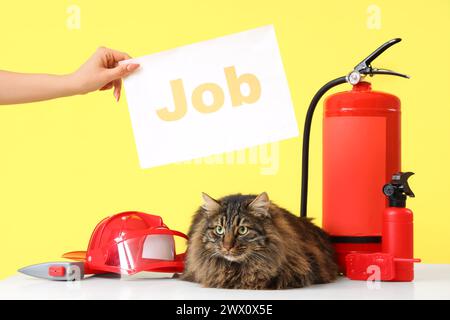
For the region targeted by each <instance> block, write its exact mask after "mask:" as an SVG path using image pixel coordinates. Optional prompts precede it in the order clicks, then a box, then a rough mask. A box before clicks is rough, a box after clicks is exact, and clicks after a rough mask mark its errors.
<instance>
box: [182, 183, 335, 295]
mask: <svg viewBox="0 0 450 320" xmlns="http://www.w3.org/2000/svg"><path fill="white" fill-rule="evenodd" d="M203 199H204V204H203V206H202V207H200V208H199V209H198V211H197V212H196V214H195V215H194V217H193V221H192V225H191V227H190V230H189V233H188V235H189V242H188V249H187V255H186V266H185V272H184V274H183V275H182V279H184V280H188V281H193V282H198V283H200V284H202V285H203V286H205V287H214V288H236V289H284V288H300V287H304V286H308V285H311V284H315V283H327V282H331V281H333V280H334V279H335V278H336V276H337V274H338V268H337V265H336V262H335V259H334V251H333V247H332V245H331V243H330V241H329V238H328V235H327V234H326V233H325V232H324V231H323V230H322V229H320V228H319V227H317V226H316V225H314V224H313V223H312V222H311V221H310V220H309V219H306V218H300V217H297V216H294V215H293V214H291V213H290V212H288V211H287V210H285V209H283V208H280V207H278V206H277V205H275V204H274V203H272V202H270V200H269V198H268V196H267V194H266V193H265V192H264V193H261V194H260V195H259V196H255V195H241V194H236V195H230V196H227V197H224V198H221V199H219V200H215V199H213V198H211V197H210V196H208V195H207V194H203ZM217 225H219V229H218V230H219V231H220V232H223V234H222V235H219V234H218V231H217ZM243 226H245V227H247V229H245V228H241V229H240V230H241V231H242V232H243V231H244V230H247V233H246V234H244V235H242V234H239V228H240V227H243ZM221 227H223V228H224V231H223V230H222V229H220V228H221ZM224 246H225V247H226V248H228V249H229V251H227V250H226V249H225V247H224Z"/></svg>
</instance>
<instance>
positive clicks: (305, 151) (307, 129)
mask: <svg viewBox="0 0 450 320" xmlns="http://www.w3.org/2000/svg"><path fill="white" fill-rule="evenodd" d="M346 82H347V77H345V76H344V77H339V78H336V79H334V80H331V81H330V82H328V83H327V84H325V85H324V86H323V87H322V88H320V90H319V91H317V93H316V94H315V95H314V97H313V98H312V100H311V103H310V104H309V108H308V111H307V113H306V118H305V126H304V128H303V148H302V185H301V188H302V189H301V203H300V216H301V217H306V210H307V206H308V203H307V202H308V169H309V140H310V139H309V138H310V135H311V124H312V119H313V115H314V110H315V109H316V106H317V104H318V103H319V101H320V99H321V98H322V96H323V95H324V94H325V93H326V92H327V91H328V90H330V89H331V88H333V87H336V86H338V85H340V84H343V83H346Z"/></svg>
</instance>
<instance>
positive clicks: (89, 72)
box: [70, 47, 139, 101]
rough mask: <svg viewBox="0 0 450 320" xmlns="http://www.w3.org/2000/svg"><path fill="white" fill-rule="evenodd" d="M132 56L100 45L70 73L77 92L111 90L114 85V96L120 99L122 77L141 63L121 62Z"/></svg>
mask: <svg viewBox="0 0 450 320" xmlns="http://www.w3.org/2000/svg"><path fill="white" fill-rule="evenodd" d="M130 58H131V57H130V56H129V55H128V54H126V53H123V52H119V51H116V50H112V49H108V48H104V47H100V48H98V49H97V51H96V52H95V53H94V54H93V55H92V56H91V57H90V58H89V59H88V60H87V61H86V62H85V63H84V64H83V65H82V66H81V67H80V68H79V69H78V70H77V71H75V72H74V73H73V74H71V75H70V78H71V81H72V83H73V85H74V88H75V91H76V93H79V94H84V93H88V92H91V91H95V90H109V89H111V88H113V87H114V91H113V94H114V98H115V99H116V101H119V99H120V91H121V88H122V78H123V77H126V76H128V75H129V74H131V73H132V72H133V71H135V70H136V69H137V68H139V64H136V63H129V64H120V65H119V61H122V60H127V59H130Z"/></svg>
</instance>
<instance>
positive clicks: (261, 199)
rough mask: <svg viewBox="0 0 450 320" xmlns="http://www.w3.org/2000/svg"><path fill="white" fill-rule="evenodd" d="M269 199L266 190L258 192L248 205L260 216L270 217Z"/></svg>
mask: <svg viewBox="0 0 450 320" xmlns="http://www.w3.org/2000/svg"><path fill="white" fill-rule="evenodd" d="M269 206H270V200H269V196H268V195H267V193H266V192H263V193H261V194H259V195H258V196H257V197H256V198H255V199H254V200H253V201H252V202H250V204H249V205H248V207H249V209H251V210H252V211H253V212H254V213H255V214H256V215H258V216H260V217H270V213H269Z"/></svg>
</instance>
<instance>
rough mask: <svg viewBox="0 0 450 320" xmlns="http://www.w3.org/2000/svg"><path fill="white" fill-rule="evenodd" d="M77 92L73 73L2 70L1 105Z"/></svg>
mask: <svg viewBox="0 0 450 320" xmlns="http://www.w3.org/2000/svg"><path fill="white" fill-rule="evenodd" d="M77 92H78V90H77V88H76V86H75V82H74V81H73V79H72V76H71V75H51V74H26V73H16V72H9V71H0V105H1V104H16V103H26V102H33V101H42V100H48V99H53V98H59V97H65V96H70V95H74V94H76V93H77Z"/></svg>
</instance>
